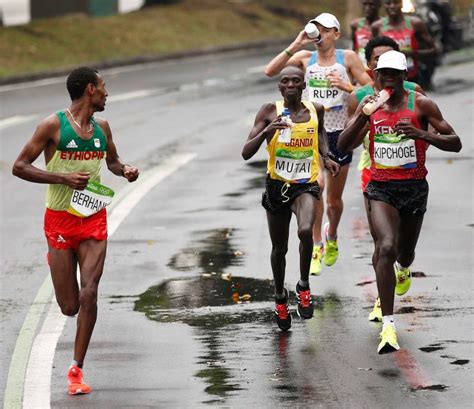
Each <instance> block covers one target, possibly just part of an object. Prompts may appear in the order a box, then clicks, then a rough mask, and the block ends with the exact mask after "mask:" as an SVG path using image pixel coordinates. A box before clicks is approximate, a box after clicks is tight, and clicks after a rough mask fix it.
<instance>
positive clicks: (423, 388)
mask: <svg viewBox="0 0 474 409" xmlns="http://www.w3.org/2000/svg"><path fill="white" fill-rule="evenodd" d="M448 388H449V386H447V385H441V384H437V385H427V386H420V387H418V388H412V391H414V392H416V391H438V392H444V391H445V390H446V389H448Z"/></svg>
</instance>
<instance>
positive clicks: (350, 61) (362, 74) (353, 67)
mask: <svg viewBox="0 0 474 409" xmlns="http://www.w3.org/2000/svg"><path fill="white" fill-rule="evenodd" d="M344 58H345V61H346V67H348V68H349V73H350V75H351V76H352V78H354V79H355V80H356V81H357V83H359V84H360V85H366V84H368V83H370V82H372V79H371V78H370V76H369V74H367V71H366V69H365V67H364V64H362V61H361V59H360V58H359V56H358V55H357V54H356V53H355V52H354V51H352V50H345V51H344ZM351 88H352V87H351Z"/></svg>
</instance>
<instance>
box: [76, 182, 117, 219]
mask: <svg viewBox="0 0 474 409" xmlns="http://www.w3.org/2000/svg"><path fill="white" fill-rule="evenodd" d="M113 197H114V191H113V190H112V189H110V188H108V187H106V186H103V185H101V184H99V183H96V182H89V183H88V184H87V187H86V188H85V189H84V190H74V191H73V192H72V196H71V202H70V203H69V209H67V211H68V212H69V213H71V214H73V215H75V216H79V217H88V216H91V215H93V214H94V213H97V212H98V211H99V210H102V209H103V208H104V207H106V206H108V205H109V204H110V203H111V202H112V198H113Z"/></svg>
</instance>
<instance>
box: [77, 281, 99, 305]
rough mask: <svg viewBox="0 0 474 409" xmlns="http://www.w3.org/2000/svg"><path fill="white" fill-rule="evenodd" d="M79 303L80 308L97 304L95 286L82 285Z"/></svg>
mask: <svg viewBox="0 0 474 409" xmlns="http://www.w3.org/2000/svg"><path fill="white" fill-rule="evenodd" d="M79 303H80V305H81V308H91V307H95V306H97V287H96V286H93V287H84V288H83V289H81V291H80V293H79Z"/></svg>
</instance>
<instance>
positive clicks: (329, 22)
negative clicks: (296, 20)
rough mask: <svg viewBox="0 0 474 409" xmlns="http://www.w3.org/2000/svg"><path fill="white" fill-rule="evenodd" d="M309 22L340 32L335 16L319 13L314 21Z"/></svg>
mask: <svg viewBox="0 0 474 409" xmlns="http://www.w3.org/2000/svg"><path fill="white" fill-rule="evenodd" d="M310 22H311V23H312V22H316V23H319V24H321V25H322V26H323V27H326V28H336V29H337V31H341V25H340V24H339V21H338V19H337V18H336V16H335V15H333V14H330V13H321V14H320V15H319V16H317V17H315V19H314V20H311V21H310Z"/></svg>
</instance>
